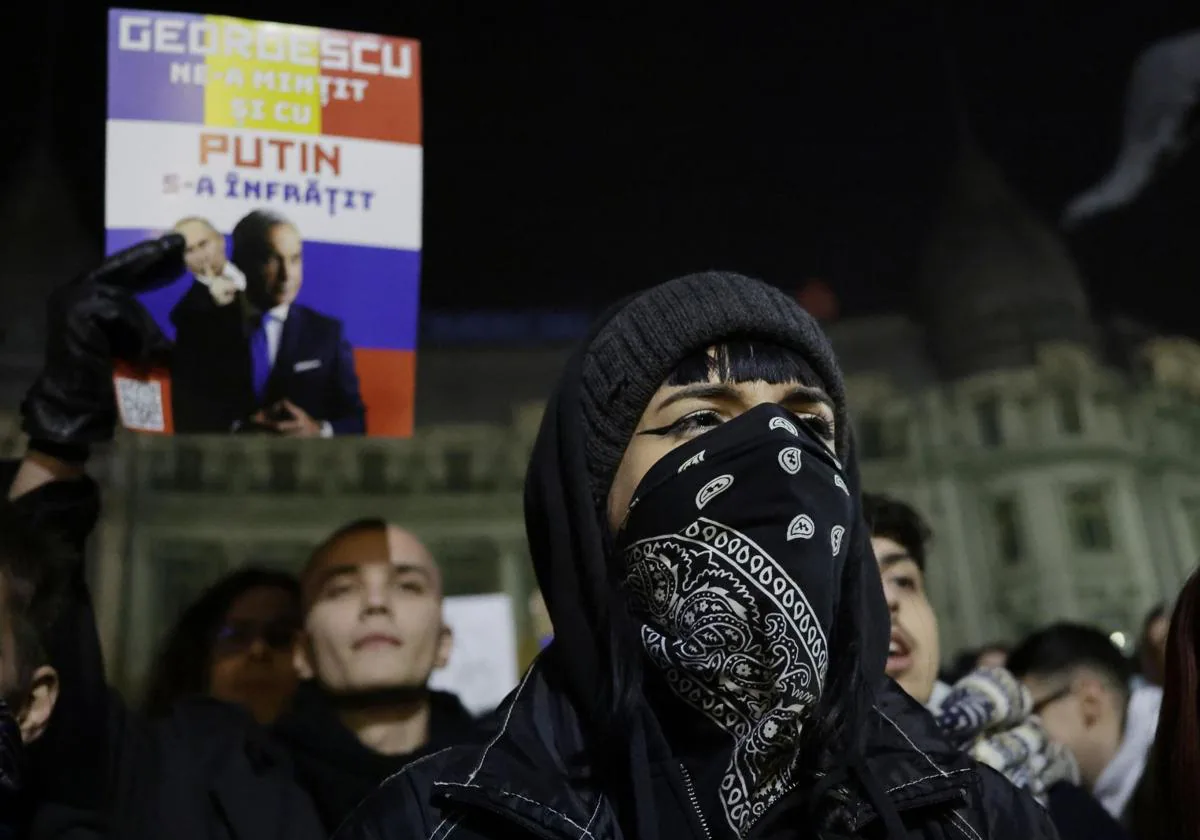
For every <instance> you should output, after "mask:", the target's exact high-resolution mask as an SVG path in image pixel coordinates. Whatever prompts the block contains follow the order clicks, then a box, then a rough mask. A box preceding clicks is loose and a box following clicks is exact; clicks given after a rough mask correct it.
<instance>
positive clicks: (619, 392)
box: [525, 273, 891, 749]
mask: <svg viewBox="0 0 1200 840" xmlns="http://www.w3.org/2000/svg"><path fill="white" fill-rule="evenodd" d="M714 290H716V292H717V294H715V295H714ZM664 306H666V307H667V308H666V309H664V308H663V307H664ZM664 312H666V316H665V317H664V316H663V313H664ZM630 313H634V315H635V316H636V317H634V318H632V319H631V317H630ZM631 320H632V322H633V327H632V329H630V328H629V327H628V326H627V325H628V324H629V323H630V322H631ZM639 324H640V325H641V326H642V327H644V325H645V324H650V325H651V332H652V333H653V335H652V336H651V337H650V338H647V337H646V336H645V335H636V334H634V335H633V336H632V338H630V336H629V335H627V334H626V333H627V332H631V333H636V332H637V330H638V329H639ZM654 324H658V325H660V329H657V330H655V329H653V325H654ZM732 338H738V339H750V340H761V341H765V342H769V343H772V344H777V345H781V346H783V347H786V348H788V349H791V350H793V351H795V352H797V353H799V354H800V355H801V356H802V357H803V358H804V359H805V360H806V361H807V362H809V364H810V365H811V366H812V369H813V370H814V372H815V373H816V374H817V376H818V377H819V378H820V379H821V380H822V381H823V383H824V385H825V388H826V391H827V392H828V393H829V394H830V396H831V397H832V398H833V399H834V401H835V407H836V414H837V416H838V420H839V424H838V425H839V429H840V432H839V435H838V437H839V441H838V454H839V457H840V458H841V460H842V462H843V464H844V466H845V474H846V477H847V481H848V483H849V485H850V490H851V493H852V496H853V499H854V502H855V508H856V514H855V517H854V522H853V525H852V526H851V528H852V529H851V532H850V534H849V536H850V538H851V541H850V546H851V555H850V560H849V561H848V562H847V563H846V566H845V572H844V574H843V576H842V581H841V587H840V592H839V600H838V602H837V608H836V611H835V621H834V632H833V637H832V638H831V644H830V652H831V657H830V661H831V666H830V675H831V679H830V681H829V689H830V694H831V695H833V696H832V697H831V703H834V704H835V705H836V708H831V709H827V710H826V711H825V717H826V718H827V719H829V720H831V721H832V727H831V729H830V730H829V731H827V732H826V733H825V735H826V737H827V739H828V738H835V739H836V740H838V741H842V740H843V739H845V738H847V734H846V733H850V732H852V733H855V737H856V738H858V737H860V736H861V737H865V734H864V733H865V729H866V726H865V725H864V724H863V721H865V719H866V713H867V712H868V711H869V708H870V703H871V699H872V697H873V692H874V690H875V688H876V687H877V686H878V685H879V683H880V682H881V680H882V678H883V673H884V666H885V663H886V659H887V647H888V639H889V633H890V625H891V621H890V615H889V612H888V609H887V605H886V603H885V601H884V597H883V589H882V585H881V582H880V578H879V571H878V568H877V566H876V563H875V559H874V556H873V554H872V551H871V545H870V538H869V534H868V533H867V530H866V527H865V525H864V523H863V519H862V498H861V487H860V481H859V476H858V467H857V461H856V458H855V453H854V447H853V445H852V441H851V436H850V434H849V423H848V422H847V421H846V420H845V417H846V407H845V395H844V390H843V385H842V378H841V372H840V370H839V369H838V367H837V363H836V360H835V359H834V355H833V351H832V348H831V347H830V345H829V342H828V340H827V339H826V337H825V335H824V333H823V332H822V331H821V329H820V328H819V326H818V325H817V324H816V322H815V320H813V318H812V317H811V316H810V315H809V314H808V313H807V312H805V311H804V310H803V309H802V308H801V307H800V306H799V305H798V304H797V303H796V302H795V301H794V300H792V299H791V298H788V297H787V296H785V295H783V294H782V293H780V292H779V291H777V290H775V289H773V288H771V287H768V286H766V285H765V284H763V283H761V282H759V281H756V280H752V279H750V278H747V277H742V276H740V275H735V274H725V273H721V274H718V273H707V274H700V275H691V276H688V277H683V278H679V279H677V280H674V281H671V282H669V283H666V284H663V285H662V286H659V287H657V288H656V289H652V290H650V291H649V292H647V293H644V294H642V295H639V296H637V297H635V298H632V299H630V300H628V301H626V302H624V303H622V304H619V305H618V306H616V307H614V308H613V309H611V310H610V311H609V312H608V313H606V314H605V315H604V316H603V317H602V318H601V319H600V321H599V322H598V323H597V324H596V325H595V327H594V328H593V331H592V334H591V335H590V336H589V338H588V340H587V342H586V343H585V344H584V346H583V347H581V348H580V349H579V350H578V351H577V352H576V353H575V354H574V355H573V356H572V357H571V359H570V361H569V362H568V364H567V367H566V370H565V372H564V373H563V376H562V379H561V380H560V381H559V383H558V386H557V388H556V390H555V392H554V394H553V396H552V397H551V399H550V402H549V404H548V405H547V408H546V412H545V415H544V417H543V419H542V425H541V429H540V431H539V434H538V438H537V441H536V443H535V445H534V449H533V455H532V459H531V461H530V465H529V472H528V475H527V478H526V484H525V523H526V530H527V533H528V538H529V545H530V552H531V556H532V560H533V564H534V568H535V570H536V573H537V579H538V584H539V586H540V587H541V590H542V593H543V596H544V598H545V601H546V607H547V609H548V611H549V613H550V618H551V620H552V622H553V626H554V633H555V639H554V643H553V645H552V646H551V647H550V649H549V650H548V651H547V654H546V659H547V661H546V662H545V666H546V667H547V668H548V669H550V670H551V671H552V672H554V673H555V674H556V676H557V680H556V681H557V682H558V683H559V684H561V685H562V686H563V688H564V690H565V691H566V692H567V694H568V695H569V697H570V698H571V700H572V703H573V704H574V705H575V706H576V708H577V709H578V711H579V713H580V715H581V718H582V719H583V720H584V721H591V722H592V725H593V726H594V727H595V728H594V730H593V732H592V733H591V735H590V737H589V741H590V742H591V743H593V744H595V745H597V747H599V746H600V745H601V744H603V743H606V742H607V741H608V740H609V739H611V738H612V736H614V735H618V734H619V726H614V727H612V728H611V729H608V728H607V727H606V725H605V724H604V723H602V721H604V720H606V718H607V717H608V716H609V715H610V714H611V712H612V707H613V706H614V705H616V706H619V705H620V701H621V697H619V696H617V695H620V694H622V693H625V694H626V695H627V696H626V697H625V700H626V701H629V700H630V697H629V696H628V695H629V693H630V692H633V693H636V692H637V691H638V687H637V686H628V685H620V684H619V683H621V682H622V676H621V674H622V670H623V662H622V657H628V656H629V655H630V654H629V651H628V650H627V649H624V650H623V649H621V645H620V637H621V628H620V627H619V626H615V625H616V624H618V623H619V617H618V616H619V615H620V614H621V612H622V609H621V605H620V604H619V603H617V597H616V594H615V593H616V586H615V581H616V574H617V573H618V570H614V569H612V568H611V565H612V564H611V563H610V554H611V551H610V548H611V538H610V537H609V535H608V534H607V526H606V524H605V517H604V513H603V510H604V505H603V503H602V502H601V501H600V500H598V498H597V492H596V486H595V485H596V480H595V475H596V472H597V468H596V463H595V461H596V455H595V452H596V441H595V440H594V439H593V438H595V437H597V436H598V435H597V433H596V432H595V431H594V430H595V429H596V426H597V423H598V422H602V423H604V424H605V427H604V428H603V430H602V431H603V435H602V436H607V437H608V438H609V443H610V444H611V443H612V442H613V441H616V440H619V439H620V438H621V436H622V435H624V438H623V439H624V441H625V442H627V441H628V440H629V437H630V436H631V435H632V433H633V430H634V427H635V425H636V417H637V416H639V415H640V414H641V412H642V410H644V408H645V405H646V404H647V402H648V400H649V398H650V395H652V394H653V393H654V391H655V390H656V389H657V388H658V387H659V385H660V384H661V382H662V381H663V380H664V379H665V378H666V376H667V375H668V374H669V373H670V371H671V370H672V369H673V368H674V366H675V365H677V364H678V363H679V362H680V361H681V360H682V359H684V358H686V356H687V355H689V354H691V353H693V352H696V351H698V350H702V349H703V348H705V347H708V346H711V345H712V344H714V343H719V342H720V341H722V340H725V339H732ZM631 344H632V345H634V346H635V350H636V352H631V353H625V355H624V356H619V355H618V356H616V357H614V356H613V355H612V353H611V352H609V348H611V347H612V346H614V345H619V346H620V347H622V348H626V349H627V348H628V347H629V346H630V345H631ZM600 353H608V356H607V357H605V358H599V359H598V358H597V356H598V354H600ZM614 358H615V361H614ZM598 369H599V370H600V371H601V374H602V375H597V374H596V371H597V370H598ZM631 369H632V371H633V374H632V375H631V374H630V373H628V371H629V370H631ZM606 406H607V407H608V409H607V411H608V412H609V413H610V415H615V416H616V417H618V418H619V422H623V423H624V424H625V425H624V427H621V428H618V429H616V430H614V428H613V423H612V422H611V420H610V418H609V417H604V415H605V412H606V408H605V407H606ZM598 416H599V417H601V418H602V419H601V420H599V421H598V420H597V417H598ZM630 417H633V420H632V421H631V420H630V419H629V418H630ZM621 446H622V447H623V444H621ZM609 448H610V449H611V448H613V446H611V445H610V446H609ZM602 454H603V453H602ZM603 455H604V457H607V458H608V460H609V462H610V464H611V461H612V457H613V456H612V453H606V454H603ZM617 455H618V457H619V453H617ZM609 468H610V467H609ZM632 702H635V703H636V697H634V698H633V700H632ZM834 719H836V720H834ZM825 746H826V747H828V748H841V749H845V748H851V747H853V746H855V745H854V744H852V743H844V744H833V743H829V744H826V745H825Z"/></svg>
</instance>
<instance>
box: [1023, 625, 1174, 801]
mask: <svg viewBox="0 0 1200 840" xmlns="http://www.w3.org/2000/svg"><path fill="white" fill-rule="evenodd" d="M1008 669H1009V670H1010V671H1011V672H1012V673H1013V674H1014V675H1015V676H1016V677H1017V678H1018V679H1020V680H1021V681H1022V682H1024V683H1025V685H1026V686H1027V687H1028V688H1029V691H1030V693H1032V695H1033V701H1034V711H1035V713H1037V714H1039V715H1040V716H1041V719H1042V722H1043V724H1044V725H1045V727H1046V731H1047V732H1049V733H1050V737H1051V738H1053V739H1054V740H1055V741H1058V742H1059V743H1061V744H1064V745H1065V746H1066V747H1067V748H1069V749H1070V750H1071V752H1072V753H1073V754H1074V756H1075V760H1076V761H1077V762H1078V763H1079V771H1080V775H1081V777H1082V780H1083V784H1084V785H1085V786H1086V787H1087V788H1088V789H1089V790H1090V791H1091V792H1092V794H1093V795H1094V796H1095V797H1096V799H1097V800H1099V802H1100V804H1101V805H1103V806H1104V809H1105V810H1106V811H1108V812H1109V813H1110V814H1111V815H1112V816H1113V817H1115V818H1117V819H1123V817H1124V816H1125V811H1126V807H1127V805H1128V804H1129V800H1130V798H1131V797H1132V795H1133V792H1134V790H1135V789H1136V787H1137V784H1138V780H1139V779H1140V778H1141V776H1142V771H1143V769H1144V768H1145V766H1146V756H1147V753H1148V752H1149V749H1150V745H1151V743H1152V742H1153V740H1154V731H1155V727H1156V726H1157V725H1158V710H1159V707H1160V706H1161V705H1162V689H1160V688H1157V687H1155V686H1149V685H1148V686H1143V687H1141V688H1137V689H1132V690H1131V688H1130V677H1131V673H1130V671H1131V668H1130V664H1129V661H1128V660H1127V659H1126V658H1125V656H1124V655H1123V654H1122V653H1121V651H1120V650H1118V649H1117V647H1116V646H1115V645H1114V644H1113V643H1112V641H1110V640H1109V638H1108V636H1107V635H1105V633H1104V632H1102V631H1100V630H1097V629H1096V628H1094V627H1086V626H1084V625H1080V624H1069V623H1060V624H1055V625H1052V626H1050V627H1048V628H1046V629H1045V630H1041V631H1039V632H1037V633H1034V634H1033V635H1032V636H1030V637H1029V638H1027V639H1026V640H1025V641H1023V642H1022V643H1021V644H1020V645H1019V646H1018V647H1017V648H1016V649H1015V650H1013V652H1012V653H1011V654H1009V657H1008Z"/></svg>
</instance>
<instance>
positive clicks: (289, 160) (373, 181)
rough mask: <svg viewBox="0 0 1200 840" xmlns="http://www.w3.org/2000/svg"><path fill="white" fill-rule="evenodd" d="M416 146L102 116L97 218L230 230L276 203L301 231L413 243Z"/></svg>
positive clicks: (116, 224)
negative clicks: (103, 161)
mask: <svg viewBox="0 0 1200 840" xmlns="http://www.w3.org/2000/svg"><path fill="white" fill-rule="evenodd" d="M422 165H423V150H422V148H421V147H420V146H414V145H408V144H402V143H382V142H378V141H374V140H358V139H351V138H345V137H325V136H321V135H303V134H293V133H289V132H268V131H247V130H241V129H225V128H213V127H209V126H203V125H193V124H182V123H168V122H142V121H132V120H109V122H108V160H107V183H108V184H109V185H110V189H108V190H107V191H106V199H105V201H106V206H105V222H106V223H107V226H108V227H109V228H145V229H149V230H158V229H160V228H161V227H162V225H163V221H164V220H165V219H181V218H184V217H187V216H200V217H202V218H205V219H207V220H208V221H210V222H211V223H212V224H213V226H215V227H216V228H217V229H218V230H221V231H223V232H225V233H228V232H230V231H231V230H232V229H233V226H234V225H235V224H236V223H237V221H238V219H240V218H242V217H243V216H245V215H246V214H247V213H249V212H250V211H251V210H257V209H270V210H275V211H277V212H279V213H282V214H283V215H285V216H287V217H288V218H289V219H291V220H292V221H293V222H295V224H296V225H297V226H298V227H299V228H300V232H301V234H302V235H303V236H304V238H305V239H312V240H320V241H323V242H336V243H344V244H346V245H366V246H376V247H383V248H404V249H407V250H413V251H416V250H420V248H421V198H422V196H421V177H422Z"/></svg>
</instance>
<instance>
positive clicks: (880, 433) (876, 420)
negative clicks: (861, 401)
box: [855, 415, 908, 460]
mask: <svg viewBox="0 0 1200 840" xmlns="http://www.w3.org/2000/svg"><path fill="white" fill-rule="evenodd" d="M855 443H857V445H858V448H859V451H860V452H862V457H863V458H864V459H865V460H871V459H873V458H900V457H903V456H904V455H906V454H907V453H908V422H907V420H906V419H905V418H903V417H893V418H890V419H889V418H884V417H879V416H872V415H867V416H865V417H860V418H859V420H858V434H857V436H856V440H855Z"/></svg>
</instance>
